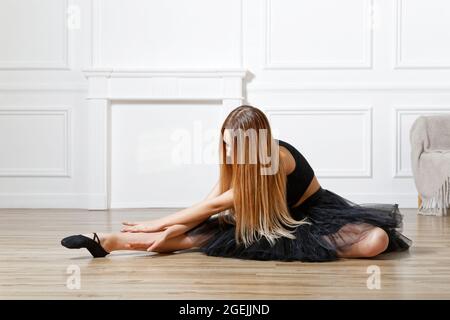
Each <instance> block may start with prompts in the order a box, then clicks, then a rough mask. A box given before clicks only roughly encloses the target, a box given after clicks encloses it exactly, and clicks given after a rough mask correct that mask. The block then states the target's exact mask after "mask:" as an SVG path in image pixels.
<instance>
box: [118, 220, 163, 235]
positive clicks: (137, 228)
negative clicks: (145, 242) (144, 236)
mask: <svg viewBox="0 0 450 320" xmlns="http://www.w3.org/2000/svg"><path fill="white" fill-rule="evenodd" d="M122 224H123V225H124V226H123V227H122V230H121V231H122V232H157V231H163V230H164V229H165V228H166V227H165V226H164V224H163V223H162V221H161V220H158V219H155V220H150V221H143V222H122Z"/></svg>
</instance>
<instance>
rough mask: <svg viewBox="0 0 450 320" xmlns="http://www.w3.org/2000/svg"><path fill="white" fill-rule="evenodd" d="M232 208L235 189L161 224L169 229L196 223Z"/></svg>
mask: <svg viewBox="0 0 450 320" xmlns="http://www.w3.org/2000/svg"><path fill="white" fill-rule="evenodd" d="M232 206H233V189H230V190H228V191H225V192H224V193H222V194H220V195H218V196H216V197H211V198H207V199H205V200H203V201H201V202H199V203H196V204H194V205H192V206H191V207H189V208H186V209H183V210H180V211H178V212H176V213H174V214H171V215H170V216H167V217H164V218H161V220H160V223H161V224H162V225H163V227H169V226H172V225H175V224H186V223H192V222H194V221H198V220H204V219H207V218H209V217H210V216H212V215H213V214H216V213H219V212H221V211H224V210H227V209H229V208H231V207H232Z"/></svg>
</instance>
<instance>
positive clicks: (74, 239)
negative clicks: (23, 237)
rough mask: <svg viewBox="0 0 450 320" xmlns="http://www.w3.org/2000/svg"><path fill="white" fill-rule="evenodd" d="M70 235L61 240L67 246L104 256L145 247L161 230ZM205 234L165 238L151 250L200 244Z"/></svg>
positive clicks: (161, 250) (168, 249)
mask: <svg viewBox="0 0 450 320" xmlns="http://www.w3.org/2000/svg"><path fill="white" fill-rule="evenodd" d="M96 235H97V237H95V236H93V234H85V235H76V236H70V237H67V238H65V239H63V240H62V241H61V244H62V245H63V246H65V247H67V248H71V249H79V248H86V249H88V250H89V252H90V253H91V254H92V255H93V256H94V257H104V256H105V255H107V254H109V253H111V252H112V251H116V250H141V251H147V249H148V248H149V247H150V246H151V245H152V244H153V243H154V242H155V241H156V240H157V239H159V238H160V236H161V232H152V233H97V234H96ZM205 237H206V236H205V235H201V234H197V235H189V236H188V235H186V234H181V235H179V236H176V237H173V238H170V239H167V240H165V241H163V242H162V243H160V244H158V246H157V247H156V248H155V249H154V250H152V251H154V252H173V251H178V250H185V249H190V248H193V247H197V246H200V245H201V244H202V243H203V241H205V240H206V238H205Z"/></svg>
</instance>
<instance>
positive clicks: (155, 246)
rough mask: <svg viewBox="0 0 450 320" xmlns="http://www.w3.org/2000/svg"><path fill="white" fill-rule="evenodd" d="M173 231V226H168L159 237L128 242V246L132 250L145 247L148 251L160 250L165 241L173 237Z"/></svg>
mask: <svg viewBox="0 0 450 320" xmlns="http://www.w3.org/2000/svg"><path fill="white" fill-rule="evenodd" d="M173 231H174V229H173V227H168V228H167V229H166V230H164V231H163V232H161V234H160V235H159V236H158V237H156V238H155V239H153V240H151V241H144V242H130V243H128V245H127V247H128V248H129V249H130V250H142V249H144V250H147V251H155V252H158V251H159V250H160V249H161V248H162V246H163V245H164V242H165V241H167V240H168V239H169V238H172V237H173V236H171V234H172V232H173Z"/></svg>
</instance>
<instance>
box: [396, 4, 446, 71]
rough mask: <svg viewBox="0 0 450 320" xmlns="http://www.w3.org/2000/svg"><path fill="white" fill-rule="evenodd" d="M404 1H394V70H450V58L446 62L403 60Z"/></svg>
mask: <svg viewBox="0 0 450 320" xmlns="http://www.w3.org/2000/svg"><path fill="white" fill-rule="evenodd" d="M403 2H404V1H403V0H395V1H394V3H393V4H394V6H395V8H394V17H395V18H394V19H395V21H394V26H395V30H394V35H395V36H394V46H393V47H394V69H449V68H450V58H447V59H446V60H445V61H429V60H428V61H427V60H405V59H404V58H403V53H404V49H403V15H404V3H403ZM444 10H445V8H444Z"/></svg>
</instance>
